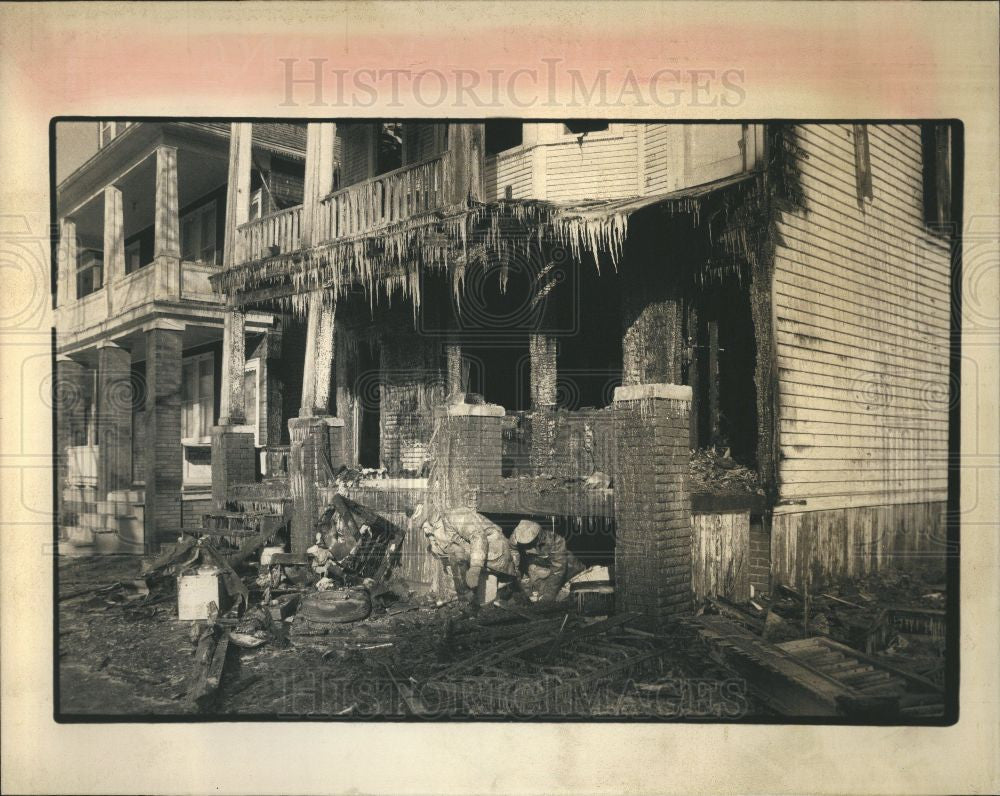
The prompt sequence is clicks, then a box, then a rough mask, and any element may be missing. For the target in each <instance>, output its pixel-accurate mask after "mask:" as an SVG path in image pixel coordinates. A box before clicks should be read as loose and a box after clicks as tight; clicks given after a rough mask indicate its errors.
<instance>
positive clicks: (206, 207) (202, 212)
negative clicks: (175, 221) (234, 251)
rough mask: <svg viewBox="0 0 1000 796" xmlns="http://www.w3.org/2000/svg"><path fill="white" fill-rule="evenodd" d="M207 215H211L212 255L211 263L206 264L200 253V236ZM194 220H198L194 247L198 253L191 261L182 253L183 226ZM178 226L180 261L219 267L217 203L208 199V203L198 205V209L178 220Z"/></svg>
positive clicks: (202, 242)
mask: <svg viewBox="0 0 1000 796" xmlns="http://www.w3.org/2000/svg"><path fill="white" fill-rule="evenodd" d="M209 214H211V217H212V240H213V244H212V245H213V255H212V261H211V262H206V261H205V260H204V259H202V252H203V251H204V249H205V246H204V241H203V240H202V234H203V232H204V227H203V224H204V221H203V220H202V219H203V218H204V217H205V216H207V215H209ZM196 218H197V219H198V245H197V247H196V248H197V252H198V253H197V256H196V258H195V259H192V258H190V257H188V256H186V254H185V252H184V242H185V236H184V226H185V224H188V223H190V222H193V221H194V219H196ZM179 226H180V238H181V240H180V248H181V260H182V261H183V262H186V263H198V264H200V265H219V264H220V258H221V254H222V252H221V249H220V247H219V234H218V226H219V214H218V203H217V202H216V200H215V199H210V200H209V201H207V202H205V204H203V205H199V206H198V207H196V208H194V209H193V210H189V211H188V212H187V213H185V214H184V215H183V216H181V218H180V225H179Z"/></svg>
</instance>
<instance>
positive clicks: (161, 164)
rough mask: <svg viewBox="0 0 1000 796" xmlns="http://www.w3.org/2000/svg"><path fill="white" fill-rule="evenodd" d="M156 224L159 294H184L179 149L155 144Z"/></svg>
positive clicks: (171, 296) (173, 296)
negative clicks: (178, 191) (178, 168)
mask: <svg viewBox="0 0 1000 796" xmlns="http://www.w3.org/2000/svg"><path fill="white" fill-rule="evenodd" d="M154 221H155V223H154V226H153V261H154V263H155V266H154V267H155V268H156V288H155V290H156V298H158V299H161V300H164V299H165V300H167V301H170V300H174V301H177V300H179V299H180V297H181V252H180V218H179V215H178V199H177V150H176V149H175V148H174V147H169V146H161V147H157V148H156V213H155V217H154Z"/></svg>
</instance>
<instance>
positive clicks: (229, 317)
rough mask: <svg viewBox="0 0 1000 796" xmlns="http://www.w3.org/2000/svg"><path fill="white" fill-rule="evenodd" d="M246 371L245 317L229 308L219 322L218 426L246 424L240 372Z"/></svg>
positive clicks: (235, 308)
mask: <svg viewBox="0 0 1000 796" xmlns="http://www.w3.org/2000/svg"><path fill="white" fill-rule="evenodd" d="M245 368H246V315H245V314H244V312H243V310H241V309H239V308H238V307H229V308H228V309H227V310H226V315H225V317H224V318H223V322H222V390H221V392H220V395H219V425H220V426H239V425H243V423H245V422H246V408H245V406H244V398H243V371H244V369H245Z"/></svg>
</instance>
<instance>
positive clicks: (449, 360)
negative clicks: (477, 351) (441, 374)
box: [444, 337, 468, 398]
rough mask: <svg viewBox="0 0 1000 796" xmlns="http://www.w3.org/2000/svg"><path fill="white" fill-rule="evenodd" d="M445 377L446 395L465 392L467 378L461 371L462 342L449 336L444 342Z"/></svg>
mask: <svg viewBox="0 0 1000 796" xmlns="http://www.w3.org/2000/svg"><path fill="white" fill-rule="evenodd" d="M444 355H445V367H446V372H445V377H446V389H447V393H448V397H449V398H450V397H451V396H453V395H460V394H463V393H465V391H466V389H465V388H466V384H467V383H468V379H467V378H466V376H465V373H464V372H463V365H462V344H461V343H460V342H458V340H456V339H454V338H452V337H449V338H448V340H447V341H446V342H445V344H444Z"/></svg>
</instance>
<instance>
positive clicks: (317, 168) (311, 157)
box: [300, 122, 337, 248]
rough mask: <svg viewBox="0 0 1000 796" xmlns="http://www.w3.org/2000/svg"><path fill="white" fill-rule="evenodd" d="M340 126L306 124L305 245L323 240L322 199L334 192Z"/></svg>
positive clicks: (303, 226)
mask: <svg viewBox="0 0 1000 796" xmlns="http://www.w3.org/2000/svg"><path fill="white" fill-rule="evenodd" d="M336 141H337V125H336V124H333V123H332V122H310V123H309V124H308V126H307V127H306V172H305V180H304V184H303V187H302V223H301V227H300V231H301V237H302V240H301V245H302V247H303V248H305V247H308V246H312V245H314V244H316V243H319V239H318V238H319V233H318V229H319V209H320V201H321V200H322V199H323V197H325V196H327V195H328V194H329V193H330V192H331V191H333V165H334V146H335V144H336Z"/></svg>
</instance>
